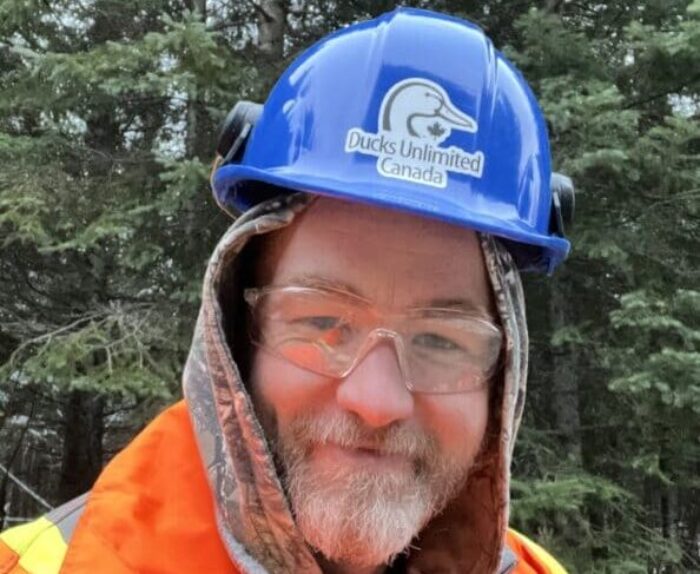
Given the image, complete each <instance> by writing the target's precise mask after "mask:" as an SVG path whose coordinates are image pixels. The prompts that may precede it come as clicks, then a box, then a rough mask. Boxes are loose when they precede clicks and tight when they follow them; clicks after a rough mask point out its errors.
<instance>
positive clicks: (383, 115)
mask: <svg viewBox="0 0 700 574" xmlns="http://www.w3.org/2000/svg"><path fill="white" fill-rule="evenodd" d="M477 129H478V125H477V123H476V121H475V120H474V119H473V118H471V117H470V116H468V115H467V114H465V113H463V112H461V111H460V110H459V109H457V108H456V107H455V106H454V104H452V102H451V101H450V98H449V96H448V95H447V92H445V90H444V89H443V88H442V87H441V86H439V85H438V84H436V83H435V82H431V81H430V80H426V79H424V78H408V79H406V80H402V81H400V82H398V83H397V84H394V85H393V86H392V88H391V89H390V90H389V91H388V92H387V93H386V95H385V96H384V100H383V101H382V107H381V109H380V110H379V129H378V133H376V134H372V133H368V132H366V131H364V130H363V129H361V128H352V129H351V130H350V131H348V134H347V137H346V138H345V151H346V152H348V153H350V152H356V153H362V154H365V155H371V156H375V157H376V158H377V171H378V172H379V173H380V175H383V176H385V177H393V178H396V179H403V180H406V181H412V182H415V183H422V184H425V185H431V186H434V187H445V186H446V185H447V172H448V171H452V172H456V173H463V174H466V175H471V176H473V177H481V174H482V173H483V170H484V154H483V152H481V151H477V152H475V153H469V152H466V151H464V150H463V149H460V148H458V147H455V146H450V147H440V144H441V143H442V142H443V141H445V140H446V139H447V138H448V137H449V136H450V134H451V133H452V130H461V131H464V132H469V133H476V131H477Z"/></svg>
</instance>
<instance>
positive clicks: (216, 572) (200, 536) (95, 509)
mask: <svg viewBox="0 0 700 574" xmlns="http://www.w3.org/2000/svg"><path fill="white" fill-rule="evenodd" d="M507 543H508V547H509V548H510V550H511V551H512V552H513V553H514V554H515V555H516V557H517V564H516V565H514V568H509V569H507V570H506V571H505V572H508V574H565V571H564V569H563V568H562V567H561V566H560V565H559V564H558V563H557V562H556V561H555V560H554V559H553V558H552V557H551V556H550V555H549V554H548V553H547V552H546V551H545V550H543V549H542V548H541V547H540V546H538V545H537V544H535V543H534V542H532V541H531V540H528V539H527V538H525V537H524V536H522V535H521V534H518V533H516V532H514V531H512V530H511V531H509V533H508V540H507ZM199 572H206V573H207V574H210V573H211V574H247V571H246V569H245V567H244V566H240V565H239V566H237V565H235V564H233V563H232V561H231V558H230V557H229V555H228V553H227V551H226V548H225V546H224V545H223V544H222V542H221V540H220V538H219V532H218V530H217V527H216V518H215V512H214V503H213V499H212V494H211V491H210V487H209V484H208V482H207V478H206V475H205V472H204V469H203V468H202V464H201V459H200V454H199V451H198V448H197V445H196V443H195V439H194V434H193V431H192V427H191V425H190V420H189V416H188V413H187V407H186V406H185V404H184V402H180V403H178V404H176V405H175V406H173V407H171V408H170V409H168V410H167V411H165V412H164V413H163V414H161V415H160V416H159V417H158V418H157V419H156V420H155V421H153V422H152V423H151V424H150V425H149V426H148V427H147V428H146V430H144V431H143V432H142V433H141V434H140V435H139V436H138V437H137V438H136V440H135V441H134V442H133V443H132V444H131V445H130V446H129V447H128V448H126V449H125V450H124V451H122V452H121V453H120V454H119V455H118V456H116V457H115V458H114V460H113V461H112V462H111V463H110V464H109V465H108V466H107V468H106V469H105V470H104V472H103V473H102V475H101V476H100V477H99V479H98V480H97V482H96V483H95V486H94V488H93V489H92V490H91V491H90V493H89V494H88V495H87V496H83V497H80V498H79V499H76V500H75V501H71V502H69V503H67V504H66V505H64V506H62V507H60V508H58V509H56V510H54V511H52V512H51V513H49V514H48V515H47V516H45V517H43V518H40V519H38V520H36V521H34V522H31V523H29V524H25V525H23V526H18V527H16V528H13V529H10V530H8V531H6V532H4V533H3V534H0V574H59V573H60V574H88V573H90V574H136V573H142V574H173V573H178V574H180V573H185V574H189V573H199ZM290 574H291V573H290Z"/></svg>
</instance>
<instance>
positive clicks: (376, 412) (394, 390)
mask: <svg viewBox="0 0 700 574" xmlns="http://www.w3.org/2000/svg"><path fill="white" fill-rule="evenodd" d="M336 398H337V401H338V404H339V405H340V406H341V407H342V408H344V409H346V410H348V411H352V412H353V413H355V414H356V415H357V416H359V417H360V418H361V419H362V420H363V421H364V422H365V423H366V424H367V425H368V426H371V427H374V428H379V427H383V426H388V425H390V424H391V423H393V422H395V421H399V420H404V419H408V418H410V417H411V416H412V415H413V408H414V401H413V395H412V394H411V392H410V391H409V390H408V389H407V388H406V384H405V383H404V377H403V373H402V372H401V367H400V366H399V361H398V356H397V354H396V349H395V347H394V345H393V344H392V343H391V342H389V341H385V342H381V343H379V344H378V345H376V346H375V347H373V348H372V349H370V350H369V352H368V353H367V354H366V355H365V356H364V357H363V358H362V359H361V360H360V363H359V364H358V365H357V366H356V367H355V368H354V369H353V370H352V372H351V373H350V374H349V375H348V376H347V377H345V379H343V381H342V383H341V384H340V386H339V387H338V390H337V392H336Z"/></svg>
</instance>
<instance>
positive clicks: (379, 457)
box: [312, 443, 411, 472]
mask: <svg viewBox="0 0 700 574" xmlns="http://www.w3.org/2000/svg"><path fill="white" fill-rule="evenodd" d="M312 458H314V459H315V460H317V461H318V462H319V463H321V464H330V465H333V466H334V467H335V468H338V467H341V466H348V467H353V466H361V467H363V468H367V469H370V468H371V469H372V470H387V471H394V472H397V471H400V470H403V469H405V468H410V466H411V461H410V459H409V458H408V457H406V456H403V455H399V454H391V453H386V452H383V451H382V450H380V449H379V448H377V447H376V446H370V445H357V446H343V445H340V444H337V443H323V444H319V445H317V446H316V447H315V448H314V450H313V454H312Z"/></svg>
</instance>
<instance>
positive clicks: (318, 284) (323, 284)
mask: <svg viewBox="0 0 700 574" xmlns="http://www.w3.org/2000/svg"><path fill="white" fill-rule="evenodd" d="M285 283H286V284H287V285H298V286H299V287H311V288H314V289H330V290H332V291H346V292H348V293H352V294H353V295H355V296H357V297H359V298H360V299H364V300H366V301H369V299H368V298H367V297H366V296H365V295H363V294H362V293H361V292H360V290H359V289H358V288H357V287H355V286H354V285H352V284H350V283H346V282H345V281H338V280H337V279H329V278H328V277H321V276H320V275H308V274H304V275H297V276H293V277H291V278H290V279H288V280H287V281H285Z"/></svg>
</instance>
